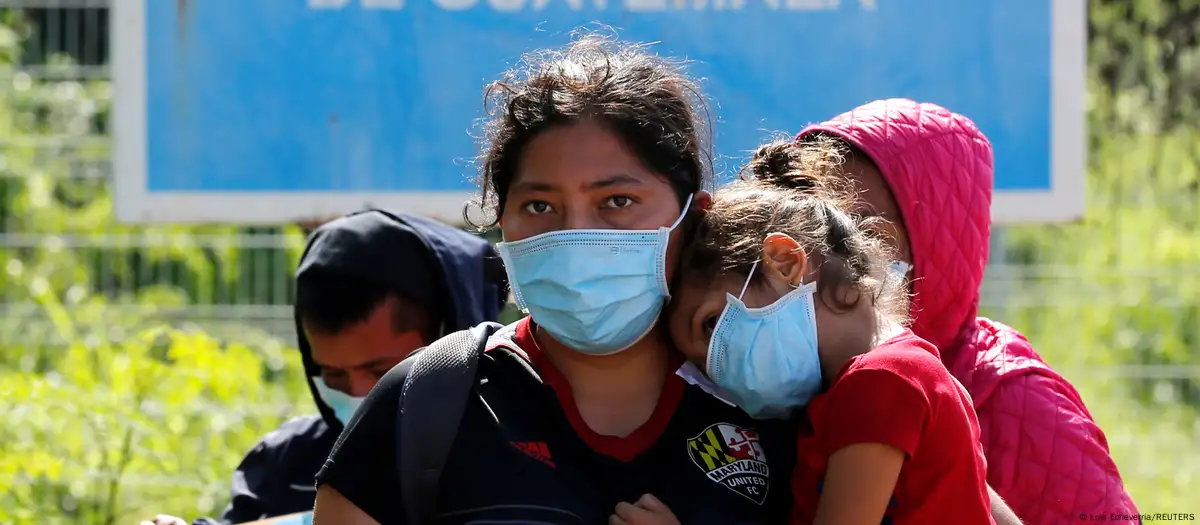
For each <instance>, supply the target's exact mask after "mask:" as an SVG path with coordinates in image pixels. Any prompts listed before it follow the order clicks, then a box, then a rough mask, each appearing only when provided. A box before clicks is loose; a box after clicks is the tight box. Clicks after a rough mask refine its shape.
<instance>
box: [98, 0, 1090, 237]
mask: <svg viewBox="0 0 1200 525" xmlns="http://www.w3.org/2000/svg"><path fill="white" fill-rule="evenodd" d="M146 2H147V0H113V3H112V11H111V13H110V20H111V24H112V31H111V32H110V34H111V35H112V71H113V127H112V129H113V184H114V187H115V197H114V205H115V208H116V210H115V211H116V216H117V220H118V221H119V222H121V223H126V224H150V223H175V224H206V223H237V224H281V223H288V222H295V221H302V220H311V219H319V218H325V217H332V216H337V215H341V214H344V213H349V212H352V211H356V210H360V209H363V208H365V207H379V208H386V209H392V210H400V211H406V212H409V213H414V214H419V215H425V216H428V217H432V218H435V219H439V220H442V221H447V222H452V223H459V222H462V217H463V206H464V203H466V202H467V201H469V200H470V199H472V198H473V197H474V194H473V193H472V192H402V193H371V192H365V193H364V192H344V193H343V192H153V193H151V192H149V191H147V189H146V187H147V185H146V180H147V160H148V155H147V154H148V151H147V140H146V138H147V137H146V134H147V131H146V127H147V125H146V105H147V98H146V30H145V28H146V21H145V18H144V17H145V13H146ZM1051 16H1052V23H1051V31H1052V32H1051V48H1052V50H1053V57H1052V75H1053V76H1052V86H1053V87H1052V90H1051V100H1052V113H1053V114H1052V115H1051V140H1050V142H1051V149H1050V151H1051V171H1050V173H1051V189H1050V191H998V192H996V193H995V195H994V196H993V202H992V219H993V221H995V222H996V223H998V224H1016V223H1031V222H1066V221H1075V220H1079V219H1082V218H1083V215H1084V206H1085V204H1084V203H1085V200H1084V180H1085V178H1086V173H1087V165H1086V151H1087V148H1086V140H1087V139H1086V136H1085V131H1086V130H1085V125H1086V119H1087V116H1086V109H1085V107H1084V98H1085V96H1086V91H1085V90H1086V85H1085V75H1086V71H1087V47H1086V46H1087V33H1086V31H1087V2H1086V0H1053V8H1052V12H1051ZM934 102H936V101H934Z"/></svg>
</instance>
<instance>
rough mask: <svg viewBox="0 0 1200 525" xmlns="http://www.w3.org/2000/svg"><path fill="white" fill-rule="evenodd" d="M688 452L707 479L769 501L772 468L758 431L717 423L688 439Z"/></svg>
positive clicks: (760, 503)
mask: <svg viewBox="0 0 1200 525" xmlns="http://www.w3.org/2000/svg"><path fill="white" fill-rule="evenodd" d="M688 453H689V454H691V456H692V461H693V462H695V463H696V466H697V467H700V468H701V469H702V470H704V473H705V475H707V476H708V479H710V480H712V481H713V482H715V483H720V484H722V485H724V486H725V488H727V489H729V490H732V491H734V492H736V493H738V494H741V495H742V496H745V497H746V498H747V499H749V500H750V501H753V502H755V503H757V504H759V505H762V504H763V502H764V501H766V499H767V491H768V490H769V489H770V488H771V483H770V474H771V471H770V468H768V467H767V456H766V455H765V454H763V450H762V446H761V445H759V443H758V433H757V432H755V431H753V430H745V429H743V428H739V427H736V426H733V425H730V424H728V423H717V424H715V425H712V426H710V427H708V428H706V429H704V432H701V433H700V435H698V436H696V437H694V438H692V439H689V440H688Z"/></svg>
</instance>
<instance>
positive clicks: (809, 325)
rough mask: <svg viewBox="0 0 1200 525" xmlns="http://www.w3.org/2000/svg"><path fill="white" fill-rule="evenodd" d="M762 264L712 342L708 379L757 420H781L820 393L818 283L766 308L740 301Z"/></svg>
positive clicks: (732, 300) (729, 301) (729, 302)
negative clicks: (817, 315)
mask: <svg viewBox="0 0 1200 525" xmlns="http://www.w3.org/2000/svg"><path fill="white" fill-rule="evenodd" d="M757 268H758V263H755V264H754V266H753V267H752V268H751V269H750V276H749V277H747V279H746V284H745V286H743V287H742V292H741V294H740V295H739V296H738V297H734V296H733V295H732V294H727V296H726V304H725V310H724V312H722V313H721V317H720V319H718V320H717V325H716V328H715V329H714V330H713V334H712V339H711V340H710V341H709V344H708V363H707V368H708V376H709V377H710V378H711V379H712V381H713V382H714V383H716V385H717V387H718V388H719V389H720V390H721V393H722V394H723V395H722V397H724V398H727V399H728V400H729V401H732V402H733V403H734V404H736V405H737V406H738V407H740V408H741V409H742V410H745V411H746V413H747V414H750V416H752V417H755V418H760V419H761V418H782V417H786V416H787V415H789V414H790V413H791V412H792V411H793V410H794V409H796V408H799V407H801V406H804V405H806V404H808V402H809V400H811V399H812V398H813V396H815V395H816V394H817V392H818V391H820V389H821V359H820V357H819V356H818V354H817V317H816V309H815V304H814V301H813V295H814V293H815V291H816V283H815V282H814V283H809V284H805V285H801V286H800V287H798V288H796V289H795V290H792V291H791V292H788V293H787V295H784V296H783V297H781V298H779V300H777V301H775V302H774V303H772V304H770V305H768V306H765V307H762V308H748V307H747V306H746V304H745V303H743V302H742V296H744V295H745V294H746V288H747V287H749V285H750V280H751V279H752V278H753V277H754V271H755V270H756V269H757Z"/></svg>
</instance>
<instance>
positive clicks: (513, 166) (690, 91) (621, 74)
mask: <svg viewBox="0 0 1200 525" xmlns="http://www.w3.org/2000/svg"><path fill="white" fill-rule="evenodd" d="M521 64H522V65H521V66H520V67H518V68H516V69H513V70H511V71H508V72H507V73H505V74H504V75H503V77H502V78H501V79H500V80H497V81H495V82H492V83H491V84H489V85H488V86H487V88H486V90H485V92H484V106H485V110H486V112H487V116H488V118H487V119H486V123H485V125H484V136H483V148H482V149H483V155H482V157H481V159H480V162H479V164H480V174H479V178H480V180H479V187H480V197H479V200H478V201H477V202H475V203H473V204H474V206H475V207H478V208H480V209H481V210H482V211H483V212H484V213H485V217H486V218H485V220H484V222H479V221H475V220H472V219H471V217H470V214H469V213H467V212H468V211H469V209H470V208H471V207H472V206H471V203H469V204H468V207H467V209H464V213H463V214H464V219H465V220H466V221H467V223H468V224H471V225H473V226H476V227H480V228H487V227H491V226H495V224H496V222H497V221H498V220H499V219H500V215H501V214H502V213H503V210H504V203H505V199H506V196H507V193H508V189H509V188H510V187H511V186H512V184H513V179H514V178H515V177H516V174H517V168H518V166H519V163H520V159H521V154H522V153H523V151H524V149H525V147H526V145H528V144H529V142H530V141H531V140H532V139H533V138H534V137H536V136H537V135H538V134H539V133H542V132H543V131H546V130H548V129H551V128H554V127H556V126H562V125H567V124H571V123H575V122H579V121H583V120H587V119H595V120H596V121H598V122H600V123H601V124H603V125H605V126H607V127H608V128H609V129H610V130H611V131H613V132H614V133H616V134H617V135H618V136H620V137H621V139H622V140H623V141H624V142H625V144H626V146H627V147H629V149H630V151H632V152H634V154H635V155H636V156H637V157H638V159H639V160H641V161H642V162H643V163H644V164H645V165H646V166H647V167H648V168H650V170H651V171H653V172H654V173H656V174H659V175H660V176H662V177H663V178H664V179H666V181H667V182H669V183H670V184H671V186H672V187H673V188H674V189H675V192H676V194H677V195H678V197H679V203H680V205H681V206H682V205H683V202H684V201H685V200H686V199H687V197H688V196H690V195H692V194H694V193H696V192H697V191H700V190H702V189H706V188H711V187H712V170H711V164H712V163H711V154H710V152H709V149H708V148H709V140H708V138H709V136H710V135H711V132H710V129H709V127H708V120H707V119H706V118H705V114H706V112H705V109H704V103H703V97H702V95H701V94H700V90H699V88H698V87H697V85H696V83H695V82H694V81H692V80H691V79H690V78H688V76H687V75H686V74H685V73H684V71H683V66H682V64H681V63H678V62H674V61H671V60H669V59H666V58H662V57H659V56H656V55H652V54H650V53H649V52H647V50H646V48H645V46H640V45H631V44H623V43H619V42H616V41H614V40H612V39H610V38H606V37H605V36H603V35H599V34H595V33H577V34H576V35H575V38H574V39H573V41H572V42H571V43H570V44H569V45H567V46H566V47H565V48H562V49H556V50H543V51H538V52H534V53H532V54H529V55H526V56H525V57H523V58H522V60H521Z"/></svg>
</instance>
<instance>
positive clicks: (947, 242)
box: [796, 99, 992, 363]
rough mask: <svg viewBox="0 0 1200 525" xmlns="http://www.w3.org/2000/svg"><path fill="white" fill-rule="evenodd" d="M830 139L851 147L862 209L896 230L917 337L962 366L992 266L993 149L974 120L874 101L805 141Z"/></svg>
mask: <svg viewBox="0 0 1200 525" xmlns="http://www.w3.org/2000/svg"><path fill="white" fill-rule="evenodd" d="M820 137H832V138H835V139H838V140H840V141H842V142H844V143H845V144H846V145H847V146H848V148H847V150H848V156H847V160H846V165H845V171H846V173H847V175H848V176H850V177H851V178H853V180H854V182H855V184H856V186H857V189H858V190H859V191H860V195H861V201H862V203H863V204H864V206H863V208H862V209H861V210H860V211H861V212H862V213H863V214H866V215H877V216H880V217H882V218H884V219H887V220H888V221H889V222H890V223H891V225H890V226H886V227H885V228H887V229H889V230H890V231H888V232H886V233H889V234H890V235H889V236H890V237H891V238H892V239H893V240H894V241H895V243H894V246H895V248H896V255H897V257H898V258H899V260H900V261H902V262H904V263H907V264H910V265H911V273H909V275H908V277H909V279H910V280H911V283H912V293H913V298H912V308H911V315H912V320H913V324H912V329H913V332H915V333H916V334H917V335H918V336H920V337H922V338H924V339H926V340H928V341H930V342H932V343H934V344H935V345H937V346H938V348H939V349H940V350H941V353H942V359H943V360H944V361H945V362H947V363H950V362H952V360H953V359H954V353H955V350H956V348H955V347H956V345H955V343H956V341H957V339H958V336H959V333H960V332H961V331H962V329H963V328H964V327H967V326H974V321H975V317H976V314H977V313H978V309H979V287H980V285H981V284H982V282H983V272H984V268H985V266H986V265H987V259H988V236H989V232H990V229H991V215H990V214H991V203H992V146H991V143H990V142H988V139H987V137H985V136H984V135H983V133H982V132H980V131H979V128H977V127H976V126H975V124H974V123H973V122H971V120H970V119H968V118H967V117H964V116H962V115H959V114H957V113H952V112H950V111H949V110H947V109H945V108H943V107H941V106H938V105H935V104H928V103H918V102H915V101H912V100H906V99H889V100H878V101H875V102H871V103H868V104H865V105H863V106H860V107H858V108H855V109H853V110H851V111H848V112H846V113H843V114H841V115H839V116H837V117H835V118H833V119H832V120H830V121H827V122H823V123H821V124H816V125H812V126H809V127H807V128H805V129H804V130H803V131H801V132H800V133H799V135H797V136H796V142H797V143H798V144H800V145H803V144H805V143H806V142H808V141H813V140H818V139H819V138H820ZM900 266H901V267H902V266H903V265H900Z"/></svg>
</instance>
